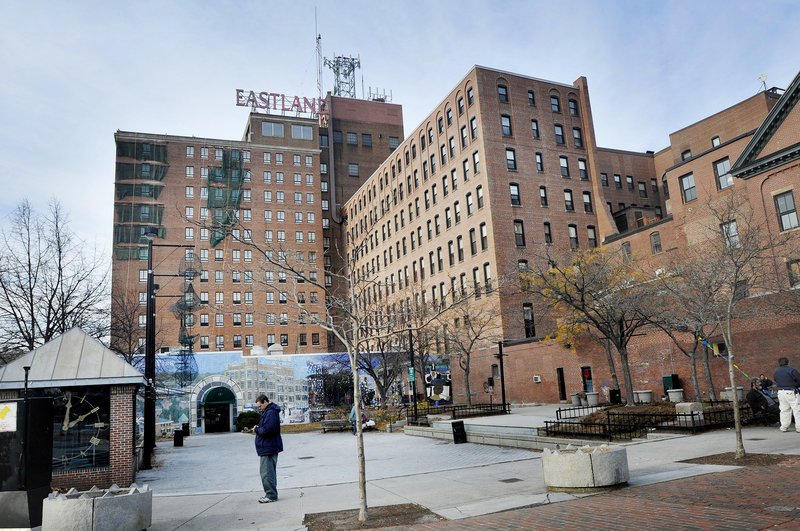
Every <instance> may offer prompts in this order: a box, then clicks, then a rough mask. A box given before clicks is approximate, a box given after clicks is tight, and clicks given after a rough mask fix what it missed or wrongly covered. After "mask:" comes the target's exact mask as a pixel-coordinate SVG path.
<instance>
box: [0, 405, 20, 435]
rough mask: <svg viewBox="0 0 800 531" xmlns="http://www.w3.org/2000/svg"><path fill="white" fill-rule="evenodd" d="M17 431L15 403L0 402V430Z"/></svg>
mask: <svg viewBox="0 0 800 531" xmlns="http://www.w3.org/2000/svg"><path fill="white" fill-rule="evenodd" d="M4 431H17V403H16V402H0V432H4Z"/></svg>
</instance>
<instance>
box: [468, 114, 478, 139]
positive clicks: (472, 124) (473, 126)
mask: <svg viewBox="0 0 800 531" xmlns="http://www.w3.org/2000/svg"><path fill="white" fill-rule="evenodd" d="M469 131H470V136H471V137H472V140H475V139H476V138H478V119H477V118H475V117H474V116H473V117H472V118H470V119H469Z"/></svg>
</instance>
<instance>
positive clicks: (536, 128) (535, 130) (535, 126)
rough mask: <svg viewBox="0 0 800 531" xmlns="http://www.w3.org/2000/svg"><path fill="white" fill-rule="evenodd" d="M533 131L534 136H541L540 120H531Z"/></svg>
mask: <svg viewBox="0 0 800 531" xmlns="http://www.w3.org/2000/svg"><path fill="white" fill-rule="evenodd" d="M531 132H532V133H533V138H537V139H538V138H539V122H538V121H537V120H531Z"/></svg>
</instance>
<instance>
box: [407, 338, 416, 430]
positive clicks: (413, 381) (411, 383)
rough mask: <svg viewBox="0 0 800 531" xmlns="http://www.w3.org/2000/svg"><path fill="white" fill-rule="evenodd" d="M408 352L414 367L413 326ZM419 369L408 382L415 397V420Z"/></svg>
mask: <svg viewBox="0 0 800 531" xmlns="http://www.w3.org/2000/svg"><path fill="white" fill-rule="evenodd" d="M408 353H409V355H410V356H411V368H412V369H414V343H413V337H412V336H411V327H409V328H408ZM416 373H417V370H416V369H414V379H413V380H411V381H410V382H409V384H408V387H409V389H411V394H412V395H413V397H414V420H415V421H416V420H417V374H416Z"/></svg>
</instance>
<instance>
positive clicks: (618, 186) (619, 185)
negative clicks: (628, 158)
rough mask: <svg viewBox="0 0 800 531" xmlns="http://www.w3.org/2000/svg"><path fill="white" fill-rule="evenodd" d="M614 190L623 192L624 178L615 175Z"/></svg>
mask: <svg viewBox="0 0 800 531" xmlns="http://www.w3.org/2000/svg"><path fill="white" fill-rule="evenodd" d="M614 188H616V189H618V190H621V189H622V177H620V175H619V174H618V173H615V174H614Z"/></svg>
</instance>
